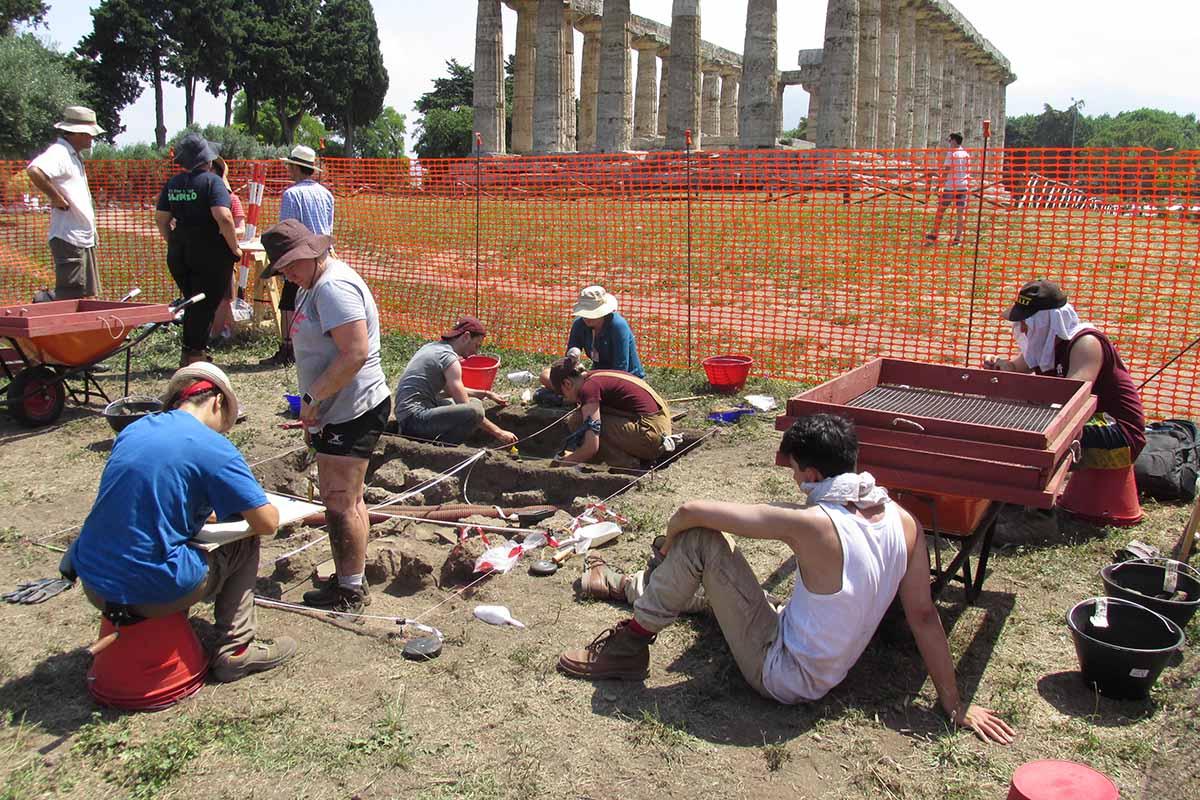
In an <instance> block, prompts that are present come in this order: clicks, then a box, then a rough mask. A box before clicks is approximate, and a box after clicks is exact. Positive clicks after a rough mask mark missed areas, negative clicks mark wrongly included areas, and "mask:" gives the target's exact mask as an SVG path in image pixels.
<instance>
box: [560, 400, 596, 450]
mask: <svg viewBox="0 0 1200 800" xmlns="http://www.w3.org/2000/svg"><path fill="white" fill-rule="evenodd" d="M579 418H580V420H581V421H582V420H589V419H592V420H596V421H597V422H599V421H600V404H599V403H589V404H588V405H586V406H584V407H583V408H581V409H580V410H579ZM599 451H600V437H599V436H598V435H597V434H596V432H595V431H593V430H588V431H587V432H586V433H584V434H583V442H582V443H581V444H580V445H579V447H578V449H576V450H574V451H573V452H571V453H569V454H567V455H565V456H563V457H562V458H561V459H559V461H560V462H561V463H563V464H586V463H587V462H589V461H591V460H592V459H593V458H595V457H596V453H598V452H599Z"/></svg>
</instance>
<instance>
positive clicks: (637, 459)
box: [567, 406, 671, 469]
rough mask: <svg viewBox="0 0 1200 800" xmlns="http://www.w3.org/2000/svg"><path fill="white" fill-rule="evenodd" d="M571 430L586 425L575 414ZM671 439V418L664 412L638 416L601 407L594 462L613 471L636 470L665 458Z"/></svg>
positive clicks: (569, 425)
mask: <svg viewBox="0 0 1200 800" xmlns="http://www.w3.org/2000/svg"><path fill="white" fill-rule="evenodd" d="M567 425H568V427H569V428H570V429H571V430H578V429H579V427H580V426H581V425H583V418H582V416H581V415H580V414H579V412H578V411H576V412H575V413H574V414H572V415H571V417H570V418H569V419H568V420H567ZM670 435H671V418H670V417H669V416H667V414H666V413H665V412H662V411H659V412H658V413H657V414H648V415H644V416H643V415H638V414H629V413H626V412H624V411H617V410H616V409H612V408H608V407H607V406H600V449H599V450H598V451H597V452H596V457H595V458H594V459H593V461H596V462H599V463H602V464H608V465H609V466H610V467H626V468H633V469H636V468H638V467H640V466H641V465H642V463H643V462H645V461H654V460H655V459H657V458H658V457H659V455H661V454H662V443H663V437H664V436H670Z"/></svg>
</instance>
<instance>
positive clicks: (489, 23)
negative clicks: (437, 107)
mask: <svg viewBox="0 0 1200 800" xmlns="http://www.w3.org/2000/svg"><path fill="white" fill-rule="evenodd" d="M471 118H472V125H473V127H474V129H475V132H476V133H478V134H479V135H480V137H481V138H482V139H483V150H484V152H488V153H503V152H504V150H505V147H504V29H503V27H502V22H501V19H500V0H479V7H478V11H477V12H476V16H475V87H474V95H473V97H472V115H471ZM474 144H475V141H474V137H472V140H471V145H472V147H474Z"/></svg>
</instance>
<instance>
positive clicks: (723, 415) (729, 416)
mask: <svg viewBox="0 0 1200 800" xmlns="http://www.w3.org/2000/svg"><path fill="white" fill-rule="evenodd" d="M753 413H754V409H753V408H731V409H729V410H728V411H714V412H712V413H711V414H709V415H708V419H709V421H711V422H716V423H719V424H722V425H731V424H733V423H735V422H737V421H738V420H739V419H741V418H742V417H743V416H745V415H746V414H753Z"/></svg>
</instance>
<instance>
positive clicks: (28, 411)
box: [0, 290, 204, 428]
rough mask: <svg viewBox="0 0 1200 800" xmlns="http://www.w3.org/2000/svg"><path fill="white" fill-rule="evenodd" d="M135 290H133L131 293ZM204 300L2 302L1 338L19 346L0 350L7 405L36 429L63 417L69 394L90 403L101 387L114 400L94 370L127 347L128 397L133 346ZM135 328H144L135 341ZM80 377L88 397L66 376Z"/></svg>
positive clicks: (75, 398)
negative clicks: (171, 301)
mask: <svg viewBox="0 0 1200 800" xmlns="http://www.w3.org/2000/svg"><path fill="white" fill-rule="evenodd" d="M136 294H137V290H134V291H133V292H131V293H130V294H129V295H126V297H127V298H128V297H132V296H135V295H136ZM202 299H204V295H203V294H198V295H196V296H195V297H191V298H189V299H187V300H183V301H178V302H176V303H175V304H165V303H131V302H128V301H127V300H117V301H114V300H56V301H53V302H50V303H27V304H23V305H16V306H4V307H0V338H5V339H7V340H8V341H9V343H10V344H11V345H12V348H11V349H0V370H2V371H3V374H4V376H5V378H7V380H8V384H7V386H4V387H0V392H4V393H5V397H6V398H7V399H6V401H4V403H3V404H4V405H5V406H6V407H7V408H8V411H9V413H10V414H12V415H13V417H15V418H16V420H17V421H18V422H20V423H21V424H23V425H26V426H28V427H31V428H36V427H38V426H41V425H49V424H50V423H52V422H54V421H55V420H57V419H58V418H59V416H60V415H61V414H62V412H63V406H64V405H65V404H66V400H67V395H68V394H70V395H71V398H72V399H73V400H74V401H75V402H82V403H87V402H88V401H89V400H90V399H91V397H92V393H93V392H95V394H96V395H97V396H98V397H102V398H104V400H105V402H109V401H110V398H109V396H108V394H107V393H105V391H104V389H103V388H101V386H100V384H99V383H97V382H96V379H95V376H94V375H93V370H94V369H95V367H96V365H97V364H99V363H100V362H101V361H105V360H107V359H109V358H112V357H113V356H114V355H117V354H119V353H122V352H123V353H125V394H126V395H128V394H129V365H130V364H129V362H130V351H131V350H132V349H133V348H134V347H135V346H137V344H138V343H140V342H141V341H142V340H144V339H145V338H146V337H147V336H149V335H150V334H152V333H153V332H154V331H155V330H157V329H158V328H159V327H161V326H163V325H166V324H167V323H169V322H171V321H173V320H174V319H175V318H176V316H177V315H178V314H179V312H180V311H182V310H183V309H184V308H185V307H186V306H189V305H191V304H192V303H195V302H197V301H199V300H202ZM143 326H145V327H143ZM139 328H140V329H141V330H140V331H138V329H139ZM134 331H138V333H137V335H136V336H135V337H134V338H132V339H130V338H129V336H130V334H132V333H134ZM127 340H128V341H127ZM75 378H81V379H82V382H83V386H82V399H80V394H81V393H80V392H79V390H77V389H75V388H73V387H72V386H71V385H70V384H69V383H68V382H67V381H68V380H69V379H75Z"/></svg>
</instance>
